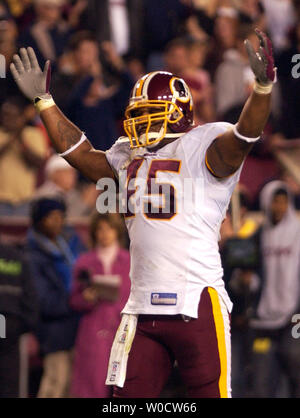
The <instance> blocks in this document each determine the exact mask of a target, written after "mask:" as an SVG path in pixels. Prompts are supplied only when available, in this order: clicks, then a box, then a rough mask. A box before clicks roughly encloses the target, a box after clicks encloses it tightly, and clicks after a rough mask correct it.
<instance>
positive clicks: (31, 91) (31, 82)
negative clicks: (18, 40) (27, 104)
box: [10, 47, 51, 101]
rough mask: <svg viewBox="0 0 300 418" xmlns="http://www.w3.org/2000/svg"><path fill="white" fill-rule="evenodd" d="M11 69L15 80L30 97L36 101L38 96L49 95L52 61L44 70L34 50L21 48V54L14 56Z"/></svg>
mask: <svg viewBox="0 0 300 418" xmlns="http://www.w3.org/2000/svg"><path fill="white" fill-rule="evenodd" d="M10 70H11V73H12V75H13V78H14V80H15V82H16V83H17V85H18V87H19V89H20V90H21V91H22V93H23V94H24V95H25V96H26V97H28V99H30V100H32V101H34V100H35V99H36V98H37V97H40V98H47V97H49V96H50V95H49V85H50V79H51V66H50V61H47V62H46V64H45V67H44V70H43V71H42V70H41V68H40V66H39V63H38V61H37V58H36V55H35V52H34V50H33V49H32V48H31V47H29V48H27V49H26V48H21V49H20V53H19V54H15V55H14V56H13V62H12V63H11V64H10Z"/></svg>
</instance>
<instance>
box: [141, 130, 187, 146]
mask: <svg viewBox="0 0 300 418" xmlns="http://www.w3.org/2000/svg"><path fill="white" fill-rule="evenodd" d="M163 133H164V126H163V125H162V127H161V128H160V130H159V131H158V132H148V139H157V138H159V137H160V136H162V135H163ZM182 135H184V132H182V133H166V134H165V135H164V137H163V138H162V139H161V141H162V140H163V139H164V138H178V137H180V136H182ZM139 141H140V143H141V144H143V146H147V148H149V149H151V148H153V147H156V146H157V142H154V143H153V144H151V145H146V141H147V135H146V134H142V135H141V136H140V137H139Z"/></svg>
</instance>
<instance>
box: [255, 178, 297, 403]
mask: <svg viewBox="0 0 300 418" xmlns="http://www.w3.org/2000/svg"><path fill="white" fill-rule="evenodd" d="M260 197H261V207H262V209H263V211H264V213H265V216H266V220H265V223H264V225H263V227H262V230H261V234H260V243H261V244H260V245H261V259H262V260H261V271H260V278H261V289H260V292H259V294H258V304H257V309H256V315H255V317H254V318H253V319H252V320H251V322H250V325H251V327H252V328H253V330H254V333H255V335H254V341H253V353H252V354H253V357H252V374H253V377H252V392H251V394H252V395H254V396H255V397H275V396H276V393H278V392H277V390H278V382H279V381H280V379H279V376H280V375H281V374H282V373H283V374H284V375H285V376H286V377H287V379H288V391H289V396H290V397H295V398H299V397H300V345H299V341H298V340H296V339H294V338H293V337H292V333H291V328H292V323H291V318H292V316H293V314H295V313H297V312H299V306H300V297H299V295H300V255H299V254H300V223H299V220H298V218H297V215H296V213H295V210H294V207H293V202H292V196H291V194H290V192H289V190H288V189H287V187H286V185H285V183H283V182H281V181H273V182H270V183H268V184H267V185H266V186H265V187H264V189H263V190H262V192H261V196H260Z"/></svg>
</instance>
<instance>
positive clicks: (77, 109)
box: [67, 42, 133, 150]
mask: <svg viewBox="0 0 300 418" xmlns="http://www.w3.org/2000/svg"><path fill="white" fill-rule="evenodd" d="M102 50H103V51H104V53H105V56H106V60H107V62H109V63H110V65H111V67H112V71H113V72H115V73H116V74H117V75H118V78H119V84H113V85H110V86H108V85H106V84H105V82H104V77H103V73H102V71H101V68H97V69H96V71H95V73H94V74H93V75H91V76H90V77H86V78H85V79H83V80H82V82H81V83H79V85H78V86H77V87H76V88H75V89H74V91H73V92H72V95H71V98H70V103H69V106H68V111H67V115H68V117H69V118H70V120H72V122H74V123H75V124H76V125H78V126H79V127H80V129H82V130H83V131H84V132H85V133H86V135H87V137H88V138H89V140H90V141H91V143H92V144H93V146H94V147H95V148H96V149H102V150H106V149H108V148H109V147H110V146H111V145H112V144H113V142H114V140H115V138H116V137H117V136H120V134H121V133H122V132H120V131H119V130H118V120H119V119H120V118H121V116H122V115H123V112H124V109H125V107H126V104H127V101H128V96H129V94H130V90H131V88H132V87H133V81H132V79H131V76H130V74H129V73H128V72H127V71H126V68H125V64H124V62H123V60H122V59H121V58H120V56H119V55H117V54H116V51H115V49H114V47H113V45H112V44H111V43H109V42H107V43H104V44H102Z"/></svg>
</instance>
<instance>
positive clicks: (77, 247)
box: [28, 198, 82, 398]
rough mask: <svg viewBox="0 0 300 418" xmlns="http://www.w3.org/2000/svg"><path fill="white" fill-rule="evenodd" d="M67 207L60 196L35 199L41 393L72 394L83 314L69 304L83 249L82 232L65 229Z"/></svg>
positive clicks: (33, 251)
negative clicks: (75, 349)
mask: <svg viewBox="0 0 300 418" xmlns="http://www.w3.org/2000/svg"><path fill="white" fill-rule="evenodd" d="M65 212H66V206H65V204H64V203H63V201H61V200H58V199H54V198H53V199H49V198H41V199H38V200H36V201H34V202H33V206H32V212H31V221H32V227H31V229H30V230H29V232H28V249H29V258H30V262H31V267H32V272H33V277H34V280H35V286H36V290H37V296H38V302H39V314H40V319H39V324H38V328H37V338H38V340H39V343H40V348H41V354H42V356H43V367H44V372H43V376H42V380H41V383H40V388H39V392H38V397H42V398H44V397H47V398H58V397H64V396H66V395H67V394H68V383H69V378H70V372H71V358H72V351H71V350H72V348H73V346H74V342H75V337H76V333H77V327H78V322H79V316H78V314H77V313H75V312H74V311H73V310H72V309H71V308H70V305H69V296H70V291H71V286H72V269H73V266H74V263H75V261H76V259H77V257H78V256H79V253H80V252H81V249H82V248H81V243H80V240H79V238H78V236H77V235H74V234H71V233H70V231H69V230H68V229H66V230H65V228H64V218H65Z"/></svg>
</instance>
